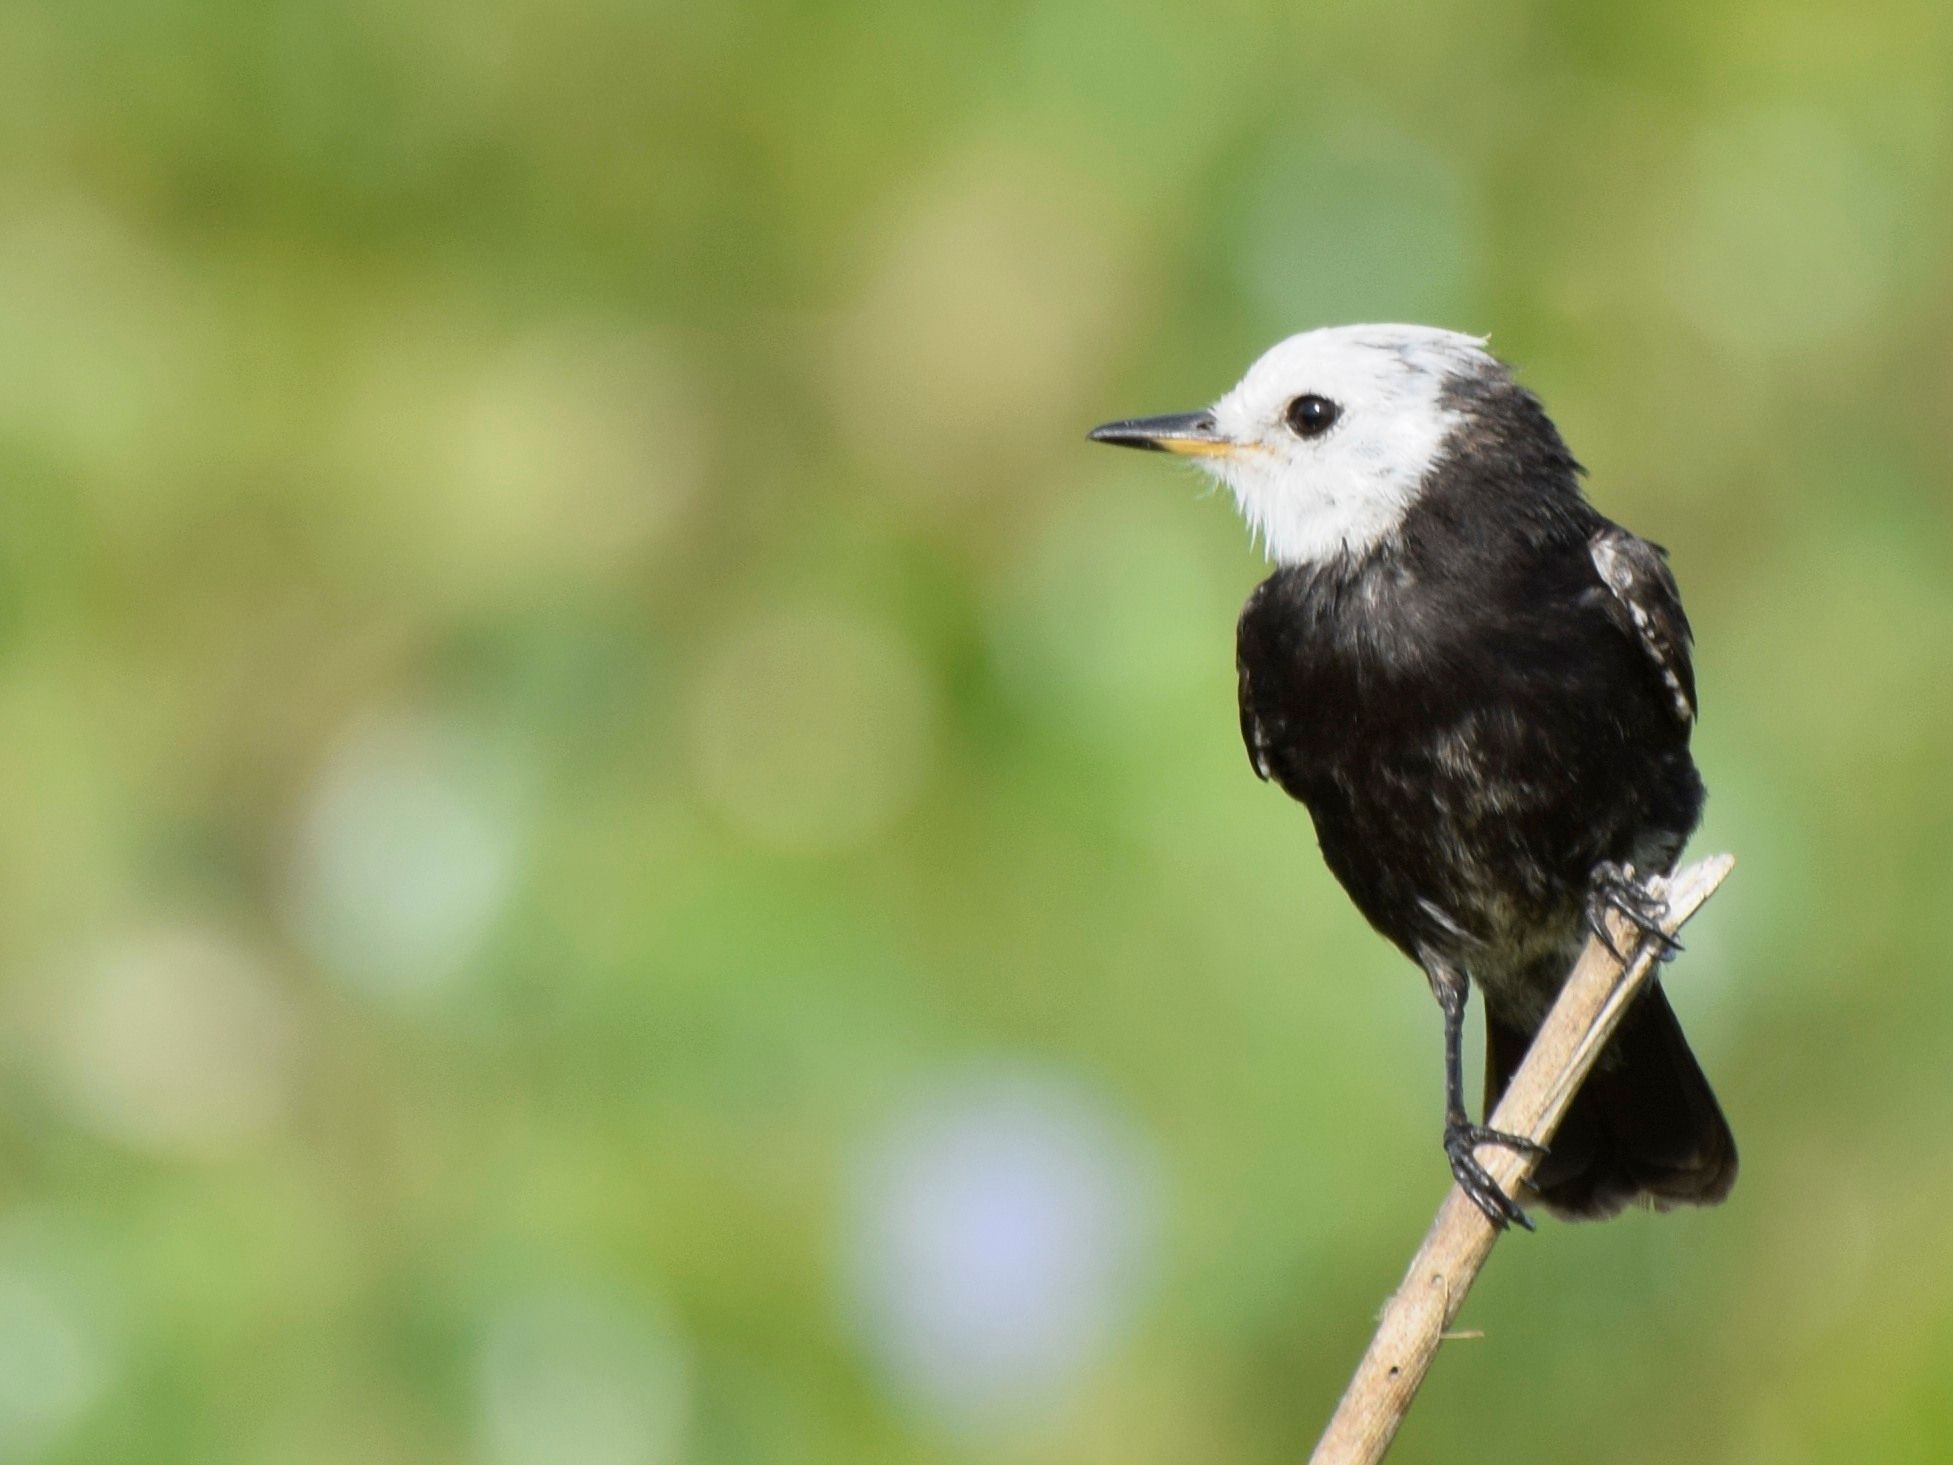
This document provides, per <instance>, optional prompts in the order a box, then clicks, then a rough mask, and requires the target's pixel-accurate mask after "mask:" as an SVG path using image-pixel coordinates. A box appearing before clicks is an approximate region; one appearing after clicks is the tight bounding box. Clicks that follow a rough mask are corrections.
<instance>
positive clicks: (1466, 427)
mask: <svg viewBox="0 0 1953 1465" xmlns="http://www.w3.org/2000/svg"><path fill="white" fill-rule="evenodd" d="M1447 391H1448V394H1449V397H1450V400H1449V401H1448V403H1447V405H1448V406H1449V407H1450V408H1451V409H1452V410H1453V411H1454V412H1455V413H1456V414H1457V415H1458V420H1459V422H1460V424H1461V425H1460V426H1459V427H1458V428H1457V429H1456V431H1455V433H1454V436H1453V438H1452V440H1451V441H1449V442H1448V443H1447V444H1446V446H1445V449H1444V451H1443V453H1442V455H1441V456H1440V458H1439V460H1438V461H1437V462H1436V463H1435V464H1434V465H1433V466H1432V468H1431V470H1430V472H1429V474H1428V475H1427V477H1426V479H1425V482H1424V484H1423V487H1422V489H1421V491H1420V493H1419V494H1418V496H1417V497H1416V499H1415V500H1414V502H1412V503H1411V505H1410V507H1409V508H1408V510H1407V512H1406V513H1405V515H1404V517H1403V519H1402V521H1401V523H1400V524H1399V525H1398V526H1397V528H1396V531H1395V532H1394V533H1393V534H1391V535H1390V536H1388V537H1387V538H1386V539H1384V540H1383V541H1382V542H1381V543H1378V544H1376V545H1374V546H1371V547H1370V548H1368V549H1367V550H1365V551H1363V552H1361V553H1356V554H1351V555H1347V556H1341V557H1338V558H1334V559H1330V560H1328V561H1326V562H1322V563H1315V564H1305V565H1292V566H1288V567H1285V568H1282V569H1280V570H1278V571H1277V572H1276V573H1275V574H1273V575H1272V576H1270V577H1269V578H1268V579H1267V580H1266V581H1264V582H1263V583H1262V584H1261V586H1260V587H1259V588H1258V589H1256V591H1255V592H1254V594H1253V595H1252V596H1251V597H1250V599H1249V600H1248V603H1247V606H1246V608H1245V609H1244V611H1243V612H1242V615H1241V619H1240V624H1239V631H1238V665H1239V671H1240V707H1241V724H1242V733H1243V737H1244V739H1245V740H1246V742H1247V746H1248V751H1249V756H1250V758H1251V760H1252V761H1253V763H1254V766H1255V769H1256V771H1257V773H1259V774H1260V775H1261V776H1262V777H1263V778H1266V779H1270V780H1272V781H1274V782H1275V783H1277V784H1279V785H1280V786H1281V787H1282V788H1283V789H1285V790H1286V791H1287V792H1288V793H1289V794H1291V795H1292V796H1294V797H1295V798H1297V799H1299V800H1300V801H1301V802H1302V803H1304V804H1305V805H1307V806H1308V809H1309V813H1310V815H1311V816H1312V818H1313V819H1314V822H1315V828H1316V834H1317V837H1318V840H1319V842H1320V844H1321V847H1322V852H1323V856H1324V858H1325V860H1326V861H1327V863H1328V865H1329V868H1330V870H1331V871H1332V872H1333V873H1334V874H1335V876H1336V878H1337V879H1338V880H1339V881H1341V883H1342V884H1343V886H1344V888H1345V889H1346V890H1348V892H1349V894H1350V896H1351V898H1352V899H1353V900H1354V901H1355V903H1356V905H1357V907H1358V908H1359V909H1360V910H1361V911H1362V913H1363V914H1364V915H1365V916H1366V917H1367V918H1368V919H1369V921H1370V923H1371V924H1372V925H1373V926H1375V927H1376V928H1377V930H1378V931H1380V932H1382V933H1383V934H1384V935H1385V936H1387V937H1388V938H1389V939H1390V940H1391V941H1393V942H1395V943H1396V944H1397V945H1398V946H1399V947H1400V948H1401V949H1402V950H1403V951H1404V952H1405V953H1406V954H1407V955H1409V956H1410V957H1411V958H1412V959H1413V960H1415V961H1417V962H1419V963H1420V964H1421V965H1422V966H1423V967H1424V968H1425V970H1426V972H1427V973H1429V974H1430V975H1431V978H1432V983H1433V986H1434V988H1439V989H1442V988H1443V986H1444V985H1445V984H1446V983H1447V982H1449V981H1450V980H1451V979H1452V978H1453V977H1454V976H1455V977H1456V985H1457V993H1456V1001H1457V1002H1458V1004H1459V1005H1460V1007H1461V1008H1462V1003H1463V990H1464V988H1463V978H1462V974H1466V973H1468V974H1469V976H1470V978H1471V979H1472V981H1473V982H1474V983H1475V984H1476V985H1477V986H1478V987H1479V988H1480V990H1481V991H1482V992H1483V994H1484V998H1485V1003H1486V1010H1487V1020H1488V1024H1489V1029H1490V1034H1491V1037H1490V1041H1489V1043H1488V1063H1489V1067H1490V1069H1491V1077H1490V1088H1491V1090H1492V1092H1491V1094H1490V1095H1488V1100H1487V1103H1488V1107H1489V1104H1490V1102H1491V1099H1492V1098H1495V1097H1496V1095H1497V1092H1498V1091H1500V1090H1501V1089H1502V1088H1503V1085H1504V1082H1505V1080H1506V1078H1508V1077H1509V1076H1510V1073H1511V1071H1512V1069H1513V1068H1514V1067H1516V1065H1517V1063H1518V1061H1519V1060H1520V1058H1522V1057H1523V1056H1524V1052H1525V1048H1526V1045H1527V1043H1528V1042H1529V1041H1530V1039H1531V1036H1532V1034H1533V1032H1534V1031H1535V1030H1536V1029H1537V1027H1538V1025H1539V1022H1540V1020H1541V1019H1542V1017H1543V1016H1544V1014H1545V1011H1546V1009H1547V1008H1548V1007H1549V1006H1550V1005H1551V1003H1552V1001H1553V998H1554V997H1555V996H1556V994H1557V993H1558V990H1559V987H1560V985H1561V983H1562V982H1563V981H1564V979H1565V977H1566V975H1567V973H1568V971H1569V970H1570V968H1571V965H1572V962H1573V959H1574V956H1575V955H1576V954H1577V952H1578V950H1579V948H1580V946H1581V944H1582V942H1583V940H1584V938H1585V935H1586V909H1587V902H1588V900H1589V897H1590V892H1591V890H1592V887H1593V883H1594V879H1595V872H1596V870H1597V869H1602V868H1605V867H1609V866H1615V865H1622V866H1630V865H1631V866H1633V867H1634V868H1636V869H1638V870H1640V871H1644V872H1647V871H1660V872H1665V871H1667V870H1669V869H1671V868H1672V866H1673V864H1674V862H1675V859H1676V857H1677V856H1678V855H1679V853H1680V851H1681V849H1682V846H1683V843H1684V842H1685V841H1686V839H1687V838H1688V836H1689V834H1690V832H1691V831H1692V830H1693V829H1694V828H1695V825H1696V821H1697V819H1698V817H1699V815H1700V812H1701V808H1702V801H1703V788H1702V783H1701V780H1700V778H1699V777H1698V776H1697V774H1696V770H1695V765H1694V763H1693V761H1692V760H1691V758H1690V756H1689V746H1688V745H1689V732H1690V728H1691V725H1692V722H1693V719H1694V712H1695V706H1694V704H1695V687H1694V677H1693V672H1692V669H1691V666H1690V662H1689V631H1688V623H1687V620H1686V619H1685V617H1684V616H1683V613H1682V608H1681V604H1680V601H1679V598H1678V596H1677V594H1676V591H1675V586H1674V582H1673V580H1672V579H1671V578H1670V576H1669V573H1668V570H1667V568H1666V565H1665V564H1664V562H1663V558H1662V555H1661V553H1660V551H1659V550H1657V549H1656V548H1655V547H1654V546H1652V545H1650V544H1648V543H1646V542H1645V541H1643V540H1640V539H1637V538H1635V537H1634V536H1633V535H1631V534H1629V533H1628V532H1627V531H1626V530H1624V529H1621V528H1619V527H1618V526H1616V525H1614V524H1612V523H1611V522H1609V521H1608V520H1607V519H1605V518H1604V517H1602V516H1601V515H1600V514H1599V513H1598V512H1597V511H1596V510H1594V509H1593V508H1592V507H1591V506H1590V505H1589V504H1588V503H1587V502H1586V500H1585V498H1584V497H1583V496H1582V494H1581V492H1580V489H1579V486H1578V482H1577V475H1578V472H1579V469H1578V466H1577V465H1576V464H1575V463H1574V461H1573V459H1572V458H1571V456H1570V455H1569V454H1568V452H1567V450H1566V448H1565V447H1564V445H1563V444H1562V443H1561V441H1560V438H1559V435H1558V433H1557V432H1556V431H1555V429H1554V428H1553V426H1552V424H1551V422H1550V421H1549V420H1548V419H1547V418H1546V416H1545V414H1544V412H1543V411H1541V409H1540V407H1539V405H1538V403H1537V402H1536V401H1535V400H1534V399H1533V398H1532V397H1531V395H1530V394H1528V393H1526V392H1525V391H1524V390H1522V389H1521V388H1520V387H1518V386H1517V385H1516V384H1515V383H1513V382H1512V381H1511V380H1510V378H1509V377H1506V376H1504V375H1503V373H1502V372H1501V373H1497V374H1493V375H1489V376H1480V377H1472V378H1468V379H1463V380H1461V381H1459V382H1456V383H1453V384H1452V385H1451V386H1450V387H1449V388H1448V389H1447ZM1444 996H1445V992H1444V991H1443V990H1440V997H1441V998H1443V997H1444ZM1448 1011H1449V1009H1448ZM1454 1022H1455V1015H1454ZM1735 1168H1736V1162H1735V1147H1734V1142H1733V1140H1731V1138H1730V1136H1729V1131H1728V1128H1727V1125H1726V1124H1725V1123H1724V1121H1723V1119H1722V1116H1721V1113H1720V1111H1719V1110H1718V1108H1717V1106H1716V1102H1715V1099H1714V1097H1713V1095H1712V1094H1711V1093H1710V1090H1709V1088H1708V1085H1707V1083H1706V1082H1705V1081H1704V1079H1703V1077H1702V1074H1701V1071H1700V1070H1699V1069H1698V1068H1697V1067H1696V1065H1695V1061H1694V1059H1693V1057H1692V1056H1691V1055H1690V1054H1689V1050H1688V1047H1687V1044H1686V1042H1685V1041H1684V1040H1683V1038H1682V1035H1681V1030H1680V1028H1679V1027H1678V1026H1677V1025H1676V1023H1675V1020H1674V1017H1673V1014H1672V1012H1670V1010H1669V1009H1668V1005H1667V1000H1666V998H1665V997H1664V996H1663V995H1662V994H1661V992H1660V990H1659V988H1658V987H1655V988H1651V990H1650V992H1649V994H1648V996H1647V997H1646V998H1645V999H1644V1000H1643V1001H1642V1002H1641V1003H1640V1004H1639V1006H1638V1008H1637V1010H1636V1012H1635V1013H1633V1014H1631V1015H1630V1017H1629V1020H1628V1022H1627V1023H1626V1024H1625V1025H1624V1027H1623V1029H1622V1031H1621V1033H1620V1035H1619V1036H1618V1037H1617V1039H1616V1041H1615V1043H1614V1045H1613V1047H1612V1048H1611V1049H1610V1052H1609V1054H1608V1055H1607V1057H1606V1058H1604V1059H1603V1063H1602V1065H1601V1067H1600V1068H1599V1069H1598V1070H1597V1071H1596V1072H1595V1074H1594V1076H1593V1077H1592V1078H1591V1079H1590V1081H1589V1083H1588V1085H1587V1088H1586V1089H1585V1090H1584V1091H1583V1093H1582V1095H1581V1097H1580V1098H1579V1100H1578V1101H1577V1102H1576V1104H1575V1106H1574V1108H1573V1110H1572V1111H1571V1112H1570V1113H1569V1116H1568V1118H1567V1120H1566V1122H1565V1124H1564V1125H1563V1126H1562V1129H1561V1131H1560V1134H1559V1137H1558V1138H1557V1139H1556V1141H1555V1145H1554V1152H1553V1154H1552V1155H1551V1156H1550V1157H1549V1158H1548V1159H1547V1160H1546V1161H1545V1162H1543V1164H1542V1165H1541V1167H1540V1169H1539V1171H1538V1173H1537V1175H1536V1177H1535V1180H1534V1186H1535V1188H1536V1190H1537V1192H1538V1193H1539V1194H1540V1196H1541V1197H1542V1198H1543V1199H1544V1200H1545V1201H1546V1202H1547V1204H1549V1205H1550V1206H1552V1207H1553V1208H1554V1209H1556V1210H1558V1211H1561V1212H1563V1213H1566V1214H1573V1215H1606V1214H1610V1213H1611V1212H1613V1211H1615V1210H1618V1209H1620V1208H1621V1206H1623V1205H1624V1204H1627V1203H1628V1202H1630V1201H1632V1200H1635V1199H1637V1198H1642V1197H1647V1198H1651V1199H1652V1200H1653V1201H1654V1202H1655V1203H1656V1204H1664V1203H1674V1202H1696V1203H1706V1202H1710V1201H1714V1200H1718V1199H1720V1198H1721V1196H1722V1195H1723V1194H1724V1193H1725V1192H1726V1191H1727V1190H1728V1187H1729V1185H1730V1184H1731V1183H1732V1182H1733V1180H1734V1176H1735Z"/></svg>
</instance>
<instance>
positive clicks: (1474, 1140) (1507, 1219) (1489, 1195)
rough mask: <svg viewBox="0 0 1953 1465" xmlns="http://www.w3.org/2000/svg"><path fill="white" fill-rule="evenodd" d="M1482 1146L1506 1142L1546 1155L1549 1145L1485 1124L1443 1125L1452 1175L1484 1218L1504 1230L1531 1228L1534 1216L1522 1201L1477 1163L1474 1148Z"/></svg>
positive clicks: (1509, 1146)
mask: <svg viewBox="0 0 1953 1465" xmlns="http://www.w3.org/2000/svg"><path fill="white" fill-rule="evenodd" d="M1479 1145H1504V1146H1505V1147H1506V1148H1507V1149H1509V1150H1518V1151H1520V1152H1521V1153H1522V1154H1528V1155H1544V1154H1545V1153H1546V1146H1545V1145H1543V1144H1539V1143H1537V1142H1535V1141H1533V1140H1529V1139H1527V1138H1526V1137H1525V1136H1524V1135H1523V1134H1507V1133H1506V1132H1505V1131H1504V1130H1502V1129H1487V1128H1486V1127H1485V1126H1484V1125H1482V1124H1469V1123H1467V1122H1466V1121H1464V1120H1462V1119H1456V1120H1453V1121H1452V1122H1451V1123H1449V1124H1447V1125H1445V1127H1444V1153H1445V1158H1446V1159H1448V1160H1450V1161H1451V1175H1452V1178H1453V1179H1454V1180H1456V1181H1457V1182H1458V1188H1459V1189H1460V1190H1462V1191H1464V1192H1465V1195H1466V1196H1467V1197H1468V1198H1469V1199H1470V1201H1471V1203H1472V1204H1473V1205H1475V1206H1477V1207H1478V1208H1479V1210H1480V1211H1482V1212H1484V1214H1485V1219H1486V1220H1488V1221H1490V1222H1491V1223H1492V1229H1493V1230H1494V1231H1503V1230H1505V1228H1506V1227H1507V1226H1508V1225H1517V1226H1521V1227H1523V1228H1525V1229H1526V1230H1528V1231H1530V1230H1532V1229H1533V1221H1532V1217H1531V1216H1528V1215H1527V1214H1526V1213H1525V1211H1523V1210H1522V1209H1520V1206H1519V1202H1517V1201H1515V1200H1514V1199H1513V1198H1512V1197H1511V1196H1509V1195H1507V1194H1506V1193H1505V1191H1504V1190H1502V1189H1500V1187H1499V1183H1498V1181H1496V1180H1494V1179H1493V1178H1492V1176H1491V1172H1489V1171H1488V1170H1487V1169H1486V1168H1485V1167H1484V1166H1483V1165H1481V1164H1479V1163H1478V1156H1477V1155H1476V1154H1474V1153H1473V1151H1474V1150H1475V1149H1477V1147H1478V1146H1479Z"/></svg>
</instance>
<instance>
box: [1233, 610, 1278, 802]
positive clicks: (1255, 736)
mask: <svg viewBox="0 0 1953 1465" xmlns="http://www.w3.org/2000/svg"><path fill="white" fill-rule="evenodd" d="M1267 589H1268V587H1267V585H1266V583H1263V584H1261V585H1258V586H1256V587H1255V591H1254V594H1252V595H1250V596H1249V597H1248V603H1247V604H1246V605H1245V606H1243V607H1242V609H1241V619H1240V621H1239V623H1238V624H1237V625H1236V626H1235V628H1234V671H1235V676H1236V678H1237V680H1238V682H1239V689H1238V695H1239V698H1240V703H1241V742H1242V744H1243V745H1244V746H1245V747H1246V748H1247V750H1248V766H1249V767H1250V768H1252V769H1254V771H1255V777H1256V778H1258V779H1260V780H1261V781H1262V782H1263V783H1266V782H1268V780H1269V777H1270V776H1271V775H1270V773H1269V768H1268V735H1267V733H1266V732H1265V731H1263V729H1262V726H1261V718H1260V716H1259V715H1258V714H1257V713H1256V712H1255V689H1254V683H1253V681H1252V680H1251V679H1250V676H1249V672H1248V662H1249V661H1250V660H1251V658H1250V656H1249V654H1248V650H1249V648H1248V638H1249V637H1250V636H1251V635H1252V634H1253V619H1254V613H1255V607H1256V606H1257V605H1259V604H1260V602H1261V597H1262V595H1263V594H1264V593H1265V592H1266V591H1267Z"/></svg>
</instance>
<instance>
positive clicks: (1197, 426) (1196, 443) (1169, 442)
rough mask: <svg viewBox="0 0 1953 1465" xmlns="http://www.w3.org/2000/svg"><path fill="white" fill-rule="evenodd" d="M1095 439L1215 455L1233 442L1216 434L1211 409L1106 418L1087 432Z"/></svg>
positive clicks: (1163, 450) (1156, 449) (1159, 450)
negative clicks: (1101, 425)
mask: <svg viewBox="0 0 1953 1465" xmlns="http://www.w3.org/2000/svg"><path fill="white" fill-rule="evenodd" d="M1089 436H1090V437H1091V439H1092V441H1093V442H1095V443H1111V444H1112V445H1113V446H1114V447H1119V448H1147V449H1150V450H1151V451H1153V452H1156V453H1183V454H1189V455H1193V456H1198V457H1218V456H1219V455H1221V454H1223V453H1226V452H1229V451H1231V450H1232V448H1233V446H1234V444H1233V443H1231V442H1229V441H1228V439H1226V438H1224V437H1222V436H1221V434H1220V429H1219V428H1218V427H1217V426H1216V425H1215V422H1214V414H1213V413H1211V412H1170V413H1168V414H1167V415H1166V416H1164V417H1129V418H1127V419H1126V420H1125V421H1124V422H1108V423H1106V424H1105V425H1104V426H1103V427H1095V428H1093V429H1092V431H1091V433H1090V434H1089Z"/></svg>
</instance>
